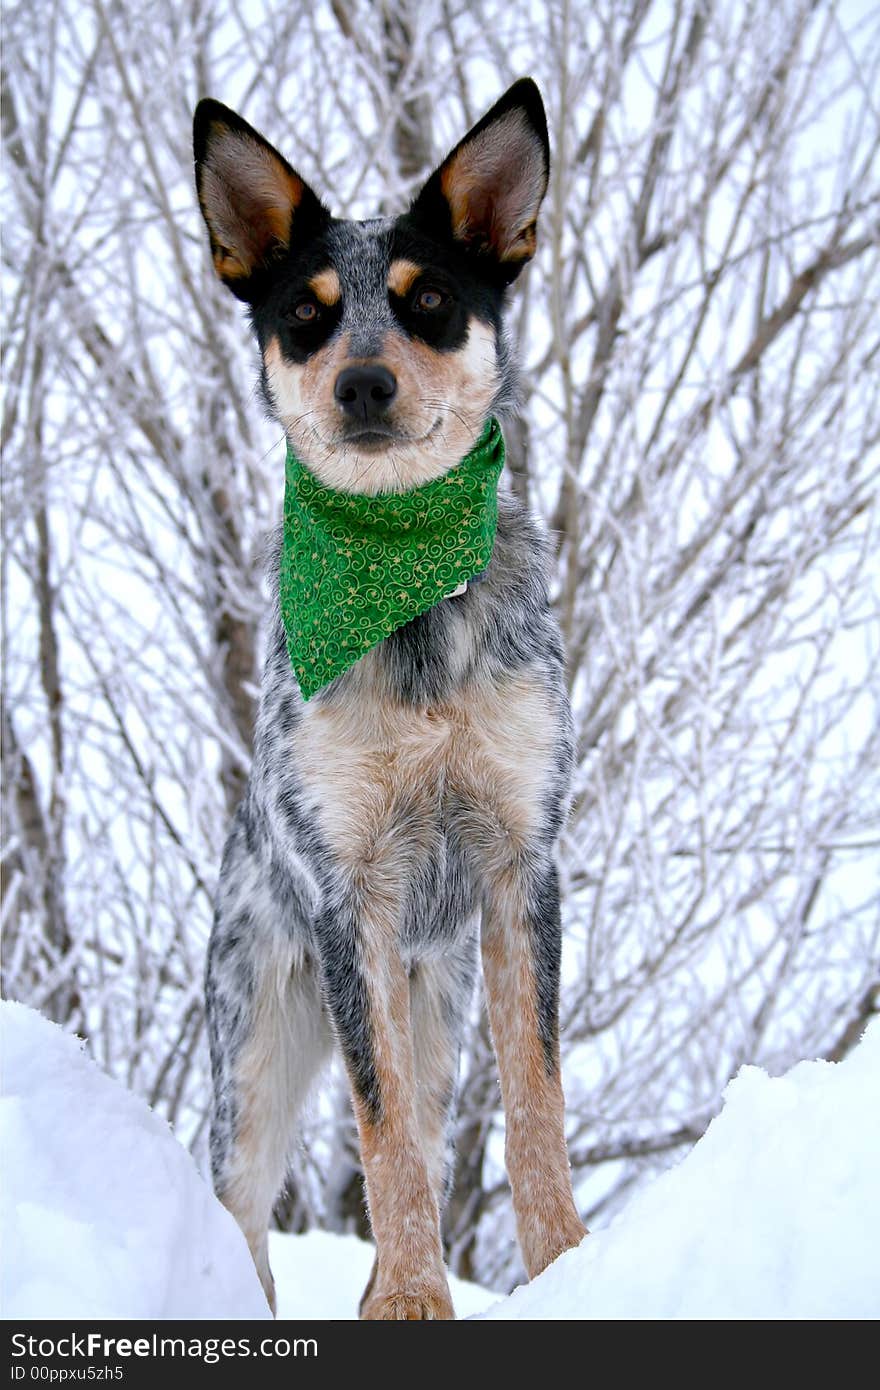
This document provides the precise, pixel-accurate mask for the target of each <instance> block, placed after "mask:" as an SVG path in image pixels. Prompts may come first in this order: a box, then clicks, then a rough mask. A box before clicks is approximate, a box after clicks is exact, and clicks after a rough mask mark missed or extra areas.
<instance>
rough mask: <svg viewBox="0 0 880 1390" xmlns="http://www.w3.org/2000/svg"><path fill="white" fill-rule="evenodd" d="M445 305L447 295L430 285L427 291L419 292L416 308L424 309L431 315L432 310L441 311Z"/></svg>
mask: <svg viewBox="0 0 880 1390" xmlns="http://www.w3.org/2000/svg"><path fill="white" fill-rule="evenodd" d="M445 303H446V295H445V294H443V293H442V292H441V291H440V290H435V289H434V288H433V286H431V285H429V286H428V287H427V288H426V289H423V290H419V292H418V294H417V295H416V304H415V307H416V308H417V309H424V310H425V311H426V312H427V313H429V314H430V313H431V312H432V310H434V309H439V308H440V307H441V306H442V305H443V304H445Z"/></svg>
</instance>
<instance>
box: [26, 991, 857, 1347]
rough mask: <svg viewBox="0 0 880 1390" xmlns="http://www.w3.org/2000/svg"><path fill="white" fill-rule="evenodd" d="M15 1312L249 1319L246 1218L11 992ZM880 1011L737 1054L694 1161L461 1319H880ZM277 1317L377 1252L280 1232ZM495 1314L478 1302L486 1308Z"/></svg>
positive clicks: (294, 1314)
mask: <svg viewBox="0 0 880 1390" xmlns="http://www.w3.org/2000/svg"><path fill="white" fill-rule="evenodd" d="M0 1023H2V1044H3V1080H4V1085H3V1099H2V1101H0V1136H2V1139H0V1142H2V1165H3V1204H2V1209H0V1210H2V1228H3V1240H4V1254H3V1284H2V1296H3V1305H2V1311H3V1316H4V1317H6V1318H19V1319H24V1318H49V1317H54V1318H87V1317H93V1318H97V1317H102V1318H113V1317H126V1318H149V1319H156V1320H161V1319H167V1318H188V1317H193V1318H224V1319H237V1318H252V1317H257V1318H259V1317H264V1318H265V1317H268V1316H269V1314H268V1309H267V1307H266V1304H265V1301H264V1299H263V1296H262V1292H261V1290H260V1287H259V1283H258V1281H257V1278H256V1275H255V1274H254V1271H253V1267H252V1265H251V1261H250V1256H249V1255H248V1252H247V1247H246V1245H245V1243H244V1240H243V1238H242V1236H241V1235H240V1233H239V1231H238V1228H237V1227H236V1225H235V1223H234V1222H233V1220H232V1218H231V1217H230V1216H229V1215H228V1213H227V1212H225V1211H224V1210H223V1208H222V1207H221V1206H220V1204H219V1203H218V1202H217V1201H216V1199H215V1198H214V1196H213V1194H212V1193H211V1192H210V1190H209V1188H208V1187H207V1185H206V1184H205V1183H204V1182H203V1180H202V1179H201V1177H200V1176H199V1174H198V1172H197V1171H196V1168H195V1165H194V1164H193V1162H192V1160H191V1159H190V1158H189V1156H188V1154H187V1153H186V1152H185V1151H184V1149H183V1148H182V1147H181V1146H180V1145H179V1144H178V1142H177V1141H176V1140H175V1138H174V1136H173V1135H172V1133H171V1131H170V1130H169V1129H168V1127H167V1125H165V1124H164V1123H163V1122H162V1121H161V1120H159V1119H158V1118H157V1117H156V1116H155V1115H153V1114H152V1113H151V1112H150V1111H149V1109H148V1108H147V1106H146V1105H145V1104H144V1103H143V1101H141V1100H139V1099H137V1098H136V1097H135V1096H133V1095H130V1094H129V1093H128V1092H127V1091H126V1090H125V1089H124V1088H123V1087H122V1086H120V1085H119V1084H118V1083H117V1082H115V1081H111V1080H110V1079H109V1078H108V1077H106V1076H105V1075H104V1074H103V1073H102V1072H101V1071H100V1069H99V1068H98V1067H97V1066H96V1065H95V1064H94V1063H93V1062H91V1061H90V1060H89V1059H88V1058H87V1057H86V1056H85V1054H84V1052H83V1051H82V1048H81V1045H80V1044H79V1043H78V1042H77V1040H76V1039H74V1038H71V1037H70V1036H68V1035H67V1034H64V1033H62V1031H61V1030H60V1029H59V1028H56V1027H55V1026H54V1024H51V1023H48V1022H47V1021H46V1020H45V1019H43V1018H41V1017H40V1016H39V1015H38V1014H35V1013H33V1012H32V1011H31V1010H29V1009H26V1008H24V1007H23V1006H21V1005H17V1004H3V1005H2V1006H0ZM878 1174H880V1022H877V1023H875V1024H874V1025H873V1026H872V1028H870V1029H869V1030H868V1032H867V1034H866V1036H865V1038H864V1039H863V1040H862V1043H861V1044H860V1046H859V1047H858V1048H857V1049H856V1050H855V1051H854V1052H853V1053H852V1054H851V1055H850V1056H849V1057H848V1058H847V1059H846V1061H844V1062H842V1063H841V1064H840V1065H838V1066H834V1065H831V1064H830V1063H826V1062H802V1063H801V1064H800V1065H799V1066H796V1067H795V1068H793V1070H792V1071H790V1072H789V1073H788V1074H787V1075H786V1076H784V1077H780V1078H777V1079H773V1078H770V1077H768V1076H766V1075H765V1074H764V1073H763V1072H762V1071H760V1070H758V1069H757V1068H754V1067H746V1068H744V1069H743V1070H742V1071H741V1072H740V1074H739V1076H738V1077H737V1079H736V1080H735V1081H733V1082H732V1083H731V1084H730V1086H728V1088H727V1092H726V1097H725V1106H724V1110H723V1111H722V1113H721V1114H720V1115H719V1116H718V1118H717V1119H716V1120H715V1121H714V1122H713V1124H712V1125H711V1126H710V1127H709V1130H708V1132H707V1133H706V1135H705V1136H704V1137H703V1139H702V1140H701V1141H700V1142H699V1143H698V1144H697V1145H696V1147H695V1148H694V1149H693V1150H692V1151H691V1152H690V1153H689V1154H688V1155H687V1157H686V1158H685V1159H683V1161H682V1162H681V1163H680V1164H679V1165H678V1166H677V1167H676V1168H674V1169H672V1170H671V1171H669V1172H666V1173H664V1174H662V1175H661V1176H659V1177H658V1178H657V1179H656V1180H655V1181H654V1182H653V1184H651V1186H650V1187H648V1188H647V1189H644V1190H642V1191H641V1192H640V1193H639V1194H638V1195H637V1196H636V1197H635V1198H634V1199H633V1201H632V1202H631V1203H630V1205H629V1207H628V1208H627V1209H626V1211H625V1212H623V1213H622V1215H621V1216H620V1217H619V1218H618V1220H617V1221H616V1222H615V1223H614V1224H613V1225H612V1226H611V1227H610V1228H609V1229H608V1230H607V1231H602V1232H599V1233H597V1234H594V1235H591V1236H589V1237H588V1238H587V1239H586V1240H585V1241H584V1242H583V1244H582V1245H581V1246H580V1248H579V1249H577V1250H572V1251H569V1253H568V1254H566V1255H563V1256H562V1258H561V1259H559V1260H557V1261H556V1263H555V1264H554V1265H553V1266H552V1267H551V1268H550V1269H548V1270H547V1271H546V1272H545V1273H544V1274H543V1275H542V1276H541V1277H540V1278H539V1279H536V1280H535V1281H534V1282H533V1283H532V1284H530V1285H528V1286H526V1287H524V1288H521V1289H517V1290H516V1292H515V1293H514V1294H512V1295H511V1296H510V1297H509V1298H507V1299H504V1300H502V1301H500V1302H493V1300H494V1299H496V1298H497V1295H494V1294H489V1293H487V1292H486V1291H485V1290H483V1289H479V1288H476V1287H475V1286H474V1285H468V1284H464V1283H462V1282H460V1281H456V1280H454V1281H453V1299H454V1301H455V1306H456V1310H457V1313H458V1316H459V1317H468V1316H475V1315H476V1316H479V1315H480V1314H482V1316H484V1317H488V1318H512V1319H517V1320H519V1319H569V1318H576V1319H581V1318H743V1319H754V1318H875V1317H877V1316H878V1314H880V1278H878V1274H877V1259H876V1251H877V1249H878V1245H880V1181H878ZM271 1256H272V1264H273V1267H274V1271H275V1276H276V1284H277V1288H278V1296H279V1315H280V1317H281V1318H334V1319H335V1318H351V1317H353V1316H355V1310H356V1307H357V1301H358V1298H359V1297H360V1294H361V1291H362V1289H363V1287H364V1284H365V1283H366V1279H367V1276H368V1274H369V1270H370V1265H371V1262H372V1256H373V1252H372V1249H371V1248H370V1247H369V1246H367V1245H365V1244H363V1243H362V1242H361V1241H358V1240H356V1239H355V1238H354V1237H352V1236H334V1235H329V1234H326V1233H323V1232H313V1233H312V1234H310V1235H308V1236H282V1235H273V1236H272V1237H271ZM489 1304H491V1305H492V1306H491V1308H489V1310H488V1311H483V1310H485V1309H487V1307H488V1305H489Z"/></svg>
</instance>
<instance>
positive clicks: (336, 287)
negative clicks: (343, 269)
mask: <svg viewBox="0 0 880 1390" xmlns="http://www.w3.org/2000/svg"><path fill="white" fill-rule="evenodd" d="M309 288H310V289H312V290H314V292H315V294H316V295H317V297H318V299H320V301H321V303H322V304H328V305H330V304H338V303H339V301H340V299H341V298H342V286H341V285H340V283H339V276H338V275H337V274H336V271H335V270H333V269H332V268H331V267H330V266H328V267H327V269H326V270H319V271H318V273H317V275H313V276H312V278H311V280H310V281H309Z"/></svg>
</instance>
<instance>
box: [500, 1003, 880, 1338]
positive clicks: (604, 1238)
mask: <svg viewBox="0 0 880 1390" xmlns="http://www.w3.org/2000/svg"><path fill="white" fill-rule="evenodd" d="M878 1248H880V1022H875V1023H874V1024H873V1025H872V1026H871V1027H870V1028H869V1029H868V1031H867V1033H866V1034H865V1036H864V1038H863V1039H862V1042H861V1044H860V1046H859V1047H858V1048H857V1049H856V1050H855V1051H854V1052H853V1053H852V1054H851V1055H850V1056H849V1057H848V1058H847V1059H846V1060H845V1061H844V1062H841V1063H840V1064H839V1065H836V1066H835V1065H833V1064H832V1063H830V1062H801V1063H800V1064H799V1065H798V1066H796V1067H794V1068H793V1069H792V1070H791V1071H790V1072H788V1073H787V1074H786V1075H785V1076H783V1077H779V1078H777V1079H773V1078H771V1077H768V1076H767V1075H766V1074H765V1073H764V1072H763V1071H761V1070H760V1069H759V1068H757V1067H744V1068H743V1069H742V1071H741V1072H740V1073H739V1075H738V1076H737V1078H736V1080H735V1081H732V1082H731V1083H730V1085H729V1086H728V1087H727V1090H726V1092H725V1104H724V1109H723V1111H722V1113H721V1114H720V1115H719V1116H718V1117H717V1119H715V1120H714V1121H713V1123H712V1124H711V1125H710V1126H709V1129H708V1130H707V1132H706V1134H705V1135H704V1136H703V1138H702V1139H701V1140H700V1142H699V1143H698V1144H697V1145H696V1146H695V1148H693V1149H692V1150H691V1152H690V1153H689V1154H688V1155H687V1157H686V1158H684V1159H683V1160H682V1162H681V1163H679V1164H678V1166H677V1167H676V1168H674V1169H672V1170H671V1171H669V1172H666V1173H663V1174H662V1175H661V1176H660V1177H658V1178H657V1179H656V1181H655V1182H654V1183H652V1184H651V1186H650V1187H648V1188H647V1189H643V1190H642V1191H641V1192H640V1193H639V1194H638V1195H637V1196H636V1197H635V1198H634V1199H633V1201H632V1202H631V1203H630V1205H629V1206H628V1207H627V1209H626V1210H625V1211H624V1212H623V1213H622V1214H621V1216H620V1217H619V1218H618V1220H617V1221H615V1222H614V1224H613V1225H612V1226H611V1227H610V1228H609V1230H607V1231H603V1232H601V1233H599V1234H597V1235H591V1236H588V1237H587V1238H586V1239H585V1240H584V1241H583V1242H582V1244H581V1245H580V1246H579V1247H578V1249H577V1250H570V1251H569V1252H568V1253H567V1254H565V1255H563V1256H561V1258H560V1259H558V1260H557V1261H556V1263H555V1264H554V1265H552V1266H551V1267H550V1269H548V1270H546V1271H545V1272H544V1274H543V1275H542V1276H541V1277H540V1278H539V1279H537V1280H535V1281H534V1283H532V1284H530V1285H527V1286H525V1287H523V1288H520V1289H517V1290H516V1291H515V1292H514V1293H513V1294H512V1295H511V1297H510V1298H507V1299H505V1300H504V1302H502V1303H497V1304H496V1305H495V1307H494V1308H492V1310H491V1311H490V1312H489V1313H488V1314H487V1315H486V1316H487V1317H490V1318H512V1319H517V1320H519V1319H533V1318H534V1319H538V1318H557V1319H567V1318H713V1319H714V1318H719V1319H721V1318H736V1319H739V1318H742V1319H756V1318H876V1317H877V1316H878V1315H880V1270H878V1257H877V1251H878Z"/></svg>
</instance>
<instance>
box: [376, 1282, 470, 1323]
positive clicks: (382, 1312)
mask: <svg viewBox="0 0 880 1390" xmlns="http://www.w3.org/2000/svg"><path fill="white" fill-rule="evenodd" d="M361 1317H362V1318H364V1319H365V1321H367V1322H429V1321H440V1320H449V1319H452V1318H454V1317H455V1313H454V1312H453V1311H452V1302H451V1300H450V1298H449V1295H448V1294H447V1293H441V1292H440V1291H439V1290H434V1289H426V1290H424V1291H423V1292H421V1293H389V1294H378V1295H376V1296H375V1297H373V1298H370V1299H368V1300H367V1301H366V1303H365V1304H364V1308H363V1312H362V1313H361Z"/></svg>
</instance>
